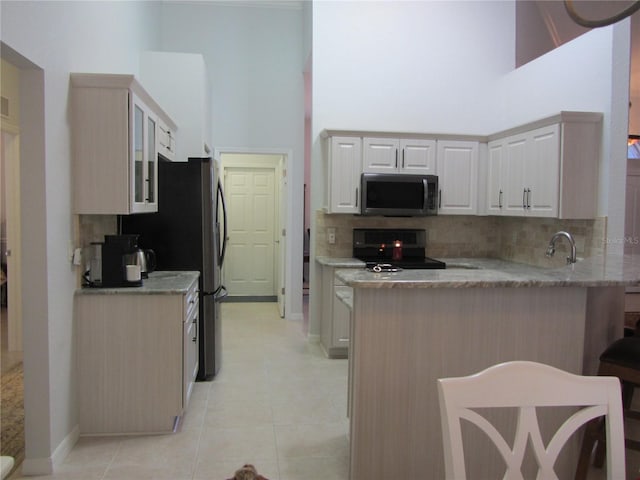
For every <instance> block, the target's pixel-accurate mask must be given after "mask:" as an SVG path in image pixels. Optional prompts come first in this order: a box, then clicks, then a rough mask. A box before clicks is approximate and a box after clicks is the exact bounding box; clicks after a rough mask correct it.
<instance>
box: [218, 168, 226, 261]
mask: <svg viewBox="0 0 640 480" xmlns="http://www.w3.org/2000/svg"><path fill="white" fill-rule="evenodd" d="M217 195H218V199H219V200H220V204H221V205H222V248H221V249H220V253H219V257H218V265H219V267H220V268H222V264H223V263H224V255H225V253H226V251H227V205H226V204H225V202H224V192H223V191H222V183H221V182H220V179H218V187H217ZM217 215H218V205H216V216H217ZM218 243H219V242H218Z"/></svg>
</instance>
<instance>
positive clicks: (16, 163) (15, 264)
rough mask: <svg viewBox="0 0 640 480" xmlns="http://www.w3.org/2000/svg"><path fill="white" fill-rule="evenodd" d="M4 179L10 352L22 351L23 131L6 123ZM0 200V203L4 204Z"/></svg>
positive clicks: (1, 131)
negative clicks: (21, 156) (21, 178)
mask: <svg viewBox="0 0 640 480" xmlns="http://www.w3.org/2000/svg"><path fill="white" fill-rule="evenodd" d="M0 134H1V135H2V140H1V141H0V145H1V146H2V150H3V151H2V156H3V159H4V160H3V161H4V176H3V178H2V186H0V188H1V189H2V190H4V195H3V196H2V198H4V200H5V202H6V205H5V209H6V234H7V239H6V241H7V251H6V252H0V254H2V255H5V254H6V261H7V279H8V281H7V327H8V328H7V329H8V331H7V337H8V338H7V340H8V342H7V343H8V345H7V347H8V349H9V351H22V349H23V347H22V280H21V277H22V275H21V266H20V256H21V252H20V250H21V249H20V242H21V233H20V232H21V227H20V130H19V129H18V128H15V127H13V126H12V125H10V124H6V123H3V125H2V129H1V130H0ZM2 198H0V203H1V202H2Z"/></svg>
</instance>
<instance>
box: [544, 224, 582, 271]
mask: <svg viewBox="0 0 640 480" xmlns="http://www.w3.org/2000/svg"><path fill="white" fill-rule="evenodd" d="M560 237H565V238H566V239H567V240H569V243H570V244H571V255H569V256H568V257H567V265H571V264H572V263H576V242H575V240H574V239H573V237H572V236H571V234H570V233H569V232H565V231H560V232H557V233H555V234H554V235H553V237H551V241H549V246H548V247H547V257H552V256H553V254H554V253H556V240H558V238H560Z"/></svg>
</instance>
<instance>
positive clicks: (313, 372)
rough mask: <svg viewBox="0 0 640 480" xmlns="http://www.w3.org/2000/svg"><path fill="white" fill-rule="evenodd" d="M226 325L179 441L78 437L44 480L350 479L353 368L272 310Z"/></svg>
mask: <svg viewBox="0 0 640 480" xmlns="http://www.w3.org/2000/svg"><path fill="white" fill-rule="evenodd" d="M222 317H223V325H222V327H223V363H222V369H221V371H220V373H219V374H218V376H216V378H215V380H214V381H212V382H198V383H196V385H195V389H194V393H193V396H192V398H191V403H190V405H189V411H188V413H187V414H186V415H185V417H184V422H183V425H182V429H181V431H180V432H179V433H176V434H172V435H154V436H136V437H81V438H80V440H79V441H78V443H77V444H76V446H75V447H74V448H73V450H72V451H71V453H70V454H69V455H68V457H67V458H66V460H65V461H64V463H63V464H62V465H61V467H60V468H58V469H57V470H56V472H55V474H54V475H51V476H47V477H38V478H51V479H65V480H67V479H68V480H76V479H78V480H80V479H82V480H115V479H117V480H151V479H153V480H225V479H228V478H232V477H233V475H234V472H235V470H236V469H238V468H239V467H241V466H242V465H243V464H244V463H253V464H254V465H255V466H256V467H257V469H258V472H259V473H261V474H262V475H264V476H265V477H267V478H268V479H269V480H301V479H305V480H316V479H317V480H346V479H347V478H348V464H349V462H348V441H347V432H348V421H347V418H346V408H347V361H346V360H329V359H327V358H326V357H325V355H324V354H323V352H322V351H321V349H320V347H319V346H317V345H313V344H309V343H308V342H307V340H306V337H305V335H304V333H303V322H292V321H288V320H284V319H281V318H280V317H279V316H278V310H277V306H276V304H275V303H225V304H223V305H222ZM16 478H25V479H26V478H29V477H20V476H17V477H16Z"/></svg>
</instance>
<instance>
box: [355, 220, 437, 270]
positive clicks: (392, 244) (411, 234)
mask: <svg viewBox="0 0 640 480" xmlns="http://www.w3.org/2000/svg"><path fill="white" fill-rule="evenodd" d="M426 237H427V234H426V232H425V231H424V230H414V229H387V228H354V229H353V257H354V258H357V259H358V260H362V261H363V262H365V263H366V266H367V268H372V267H373V266H375V265H378V264H390V265H392V266H393V267H399V268H403V269H443V268H447V265H446V263H444V262H441V261H440V260H436V259H434V258H429V257H427V256H425V248H426V246H427V245H426V244H427V242H426ZM394 249H395V258H394Z"/></svg>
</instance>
